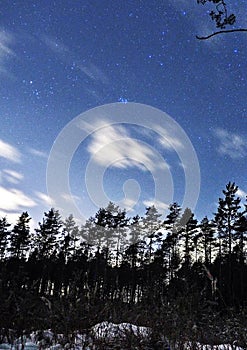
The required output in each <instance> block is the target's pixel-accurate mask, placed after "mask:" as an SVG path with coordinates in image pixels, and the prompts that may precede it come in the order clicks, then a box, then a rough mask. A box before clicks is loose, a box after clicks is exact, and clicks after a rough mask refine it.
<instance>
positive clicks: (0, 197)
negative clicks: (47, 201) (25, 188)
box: [0, 186, 36, 212]
mask: <svg viewBox="0 0 247 350" xmlns="http://www.w3.org/2000/svg"><path fill="white" fill-rule="evenodd" d="M34 206H36V202H35V201H34V200H33V199H31V198H30V197H29V196H27V195H26V194H25V193H23V192H22V191H20V190H18V189H16V188H5V187H3V186H0V210H1V211H4V212H18V211H20V210H24V209H27V208H32V207H34Z"/></svg>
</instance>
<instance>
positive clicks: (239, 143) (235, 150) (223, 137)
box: [215, 129, 247, 159]
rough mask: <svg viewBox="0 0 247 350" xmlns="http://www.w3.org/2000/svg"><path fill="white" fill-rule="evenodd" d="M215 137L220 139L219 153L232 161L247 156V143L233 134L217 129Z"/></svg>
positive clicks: (239, 136) (244, 139)
mask: <svg viewBox="0 0 247 350" xmlns="http://www.w3.org/2000/svg"><path fill="white" fill-rule="evenodd" d="M215 136H216V138H217V139H218V142H219V144H218V152H219V153H220V154H221V155H226V156H228V157H230V158H232V159H239V158H243V157H245V156H246V154H247V141H246V138H244V137H242V136H241V135H238V134H236V133H233V132H229V131H227V130H225V129H216V131H215Z"/></svg>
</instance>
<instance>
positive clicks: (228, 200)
mask: <svg viewBox="0 0 247 350" xmlns="http://www.w3.org/2000/svg"><path fill="white" fill-rule="evenodd" d="M237 191H238V186H236V185H235V183H234V182H233V183H231V182H229V183H228V184H227V185H226V189H225V190H223V194H224V198H219V203H218V209H217V213H216V214H215V223H216V225H217V229H218V234H219V239H220V243H221V244H220V247H221V253H222V254H223V255H228V256H229V257H230V256H231V254H232V250H233V243H234V239H235V234H236V231H237V223H238V220H239V217H240V212H239V209H240V208H241V206H240V202H241V200H240V198H239V197H237Z"/></svg>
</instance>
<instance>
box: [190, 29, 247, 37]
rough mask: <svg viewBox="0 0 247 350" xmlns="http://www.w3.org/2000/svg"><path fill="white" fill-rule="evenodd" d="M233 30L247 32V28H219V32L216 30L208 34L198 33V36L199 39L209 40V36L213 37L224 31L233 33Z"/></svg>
mask: <svg viewBox="0 0 247 350" xmlns="http://www.w3.org/2000/svg"><path fill="white" fill-rule="evenodd" d="M233 32H247V28H239V29H229V30H219V31H218V32H214V33H212V34H210V35H207V36H198V35H196V38H197V39H199V40H207V39H209V38H212V37H213V36H215V35H218V34H223V33H233Z"/></svg>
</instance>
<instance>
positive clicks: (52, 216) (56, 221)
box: [35, 208, 63, 260]
mask: <svg viewBox="0 0 247 350" xmlns="http://www.w3.org/2000/svg"><path fill="white" fill-rule="evenodd" d="M44 216H45V217H44V218H43V221H42V223H40V222H39V228H38V229H36V230H35V231H36V242H37V245H38V253H39V258H40V259H41V260H42V259H43V258H51V257H55V256H56V254H57V248H58V246H59V245H58V241H59V235H60V232H61V227H62V225H63V223H62V220H61V216H60V214H59V212H58V210H55V209H54V208H51V209H50V210H49V212H47V213H46V212H45V213H44Z"/></svg>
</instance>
